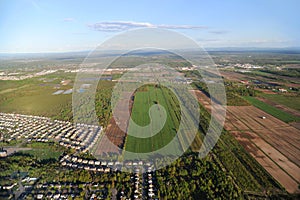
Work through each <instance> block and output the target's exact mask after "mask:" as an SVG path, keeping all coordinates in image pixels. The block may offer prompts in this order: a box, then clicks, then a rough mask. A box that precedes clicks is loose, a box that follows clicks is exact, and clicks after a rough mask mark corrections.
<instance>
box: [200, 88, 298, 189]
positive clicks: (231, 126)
mask: <svg viewBox="0 0 300 200" xmlns="http://www.w3.org/2000/svg"><path fill="white" fill-rule="evenodd" d="M197 97H198V100H199V101H200V103H203V104H204V106H205V108H206V109H208V111H210V109H211V108H210V99H209V98H208V97H206V96H204V94H203V93H202V92H201V91H199V92H198V94H197ZM243 107H244V106H243ZM243 107H236V109H237V112H238V114H237V115H236V116H235V115H232V114H231V118H230V116H229V115H230V112H229V110H231V109H234V108H235V106H231V107H230V106H228V107H227V116H226V122H225V125H224V128H225V129H226V130H229V131H230V132H231V131H234V130H236V131H240V129H239V128H237V127H241V130H242V132H244V131H246V130H249V131H252V129H250V127H249V125H248V124H247V123H248V122H249V121H250V122H252V123H254V125H257V122H256V121H254V120H246V121H247V122H246V123H245V122H242V121H241V120H239V118H240V117H238V116H239V115H240V114H243V113H248V112H245V111H244V112H241V111H240V109H241V108H243ZM247 107H249V108H250V110H253V109H255V110H256V111H257V112H258V113H259V114H261V115H254V116H256V117H259V118H260V117H261V116H267V119H268V120H270V119H272V120H270V121H271V122H273V121H275V122H273V123H274V124H272V125H269V126H271V127H272V128H273V127H275V130H278V129H279V130H280V128H282V127H283V128H291V129H293V130H294V131H298V130H297V129H294V128H293V127H291V126H289V125H288V124H286V123H284V122H282V121H280V120H278V119H276V118H275V117H273V116H271V115H269V114H267V113H265V112H263V111H261V110H259V109H258V108H255V107H253V106H247ZM230 108H231V109H230ZM228 114H229V115H228ZM248 117H249V116H248ZM250 118H253V116H251V115H250ZM282 125H283V126H282ZM258 127H259V129H257V128H256V129H255V130H256V131H257V130H263V129H266V127H265V126H262V125H261V124H258ZM243 130H244V131H243ZM273 130H274V129H273ZM295 137H296V138H297V139H298V138H299V137H297V136H295ZM246 139H247V140H248V138H246ZM250 142H251V143H252V142H253V141H250ZM266 144H268V143H266ZM243 146H244V145H243ZM270 147H271V148H274V147H272V146H270ZM256 148H257V149H256V151H261V150H260V149H259V148H258V147H257V146H256ZM275 151H277V150H276V149H275ZM277 152H278V153H279V154H281V153H280V152H279V151H277ZM249 153H251V152H249ZM263 153H264V154H265V157H266V156H268V155H267V154H266V153H265V152H263ZM251 155H253V154H251ZM281 155H282V154H281ZM273 156H274V154H273ZM254 158H255V159H256V160H257V161H258V162H259V163H260V164H261V165H262V166H264V167H265V169H266V170H267V171H268V172H269V173H270V174H271V175H272V176H273V177H274V178H276V180H278V181H279V182H280V183H281V184H282V185H283V186H284V187H285V188H286V189H287V190H288V191H289V192H295V191H296V190H298V188H297V187H298V184H297V183H296V181H295V180H294V179H292V178H291V175H290V174H288V173H287V172H286V171H285V170H284V169H282V167H280V166H278V164H277V163H275V162H274V160H272V159H270V158H269V159H270V161H271V163H270V162H269V161H268V163H269V164H268V165H267V166H268V167H266V164H263V161H264V159H262V158H261V157H257V156H256V157H254ZM275 160H276V159H275ZM285 160H287V161H288V162H289V164H287V167H285V168H286V169H288V170H291V169H292V168H289V166H292V167H294V166H295V165H294V163H292V162H290V161H289V160H288V159H287V158H286V159H285ZM272 162H273V164H272ZM290 164H291V165H290ZM276 166H277V167H278V169H277V170H272V169H273V168H274V167H275V168H277V167H276ZM272 167H273V168H272ZM296 167H297V166H296ZM278 170H279V171H280V170H282V172H279V171H278ZM295 172H296V173H297V172H299V169H298V170H296V171H295ZM295 172H294V171H293V172H292V174H294V173H295ZM279 173H280V174H284V173H285V174H286V175H287V176H278V174H279ZM287 177H289V178H290V179H291V180H288V179H287ZM297 181H298V182H299V179H298V180H297Z"/></svg>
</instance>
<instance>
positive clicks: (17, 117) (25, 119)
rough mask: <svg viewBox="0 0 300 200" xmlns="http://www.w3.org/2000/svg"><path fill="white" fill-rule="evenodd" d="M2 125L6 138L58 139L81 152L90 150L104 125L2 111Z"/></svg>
mask: <svg viewBox="0 0 300 200" xmlns="http://www.w3.org/2000/svg"><path fill="white" fill-rule="evenodd" d="M0 127H2V129H4V130H3V132H6V136H5V137H4V136H2V137H3V139H4V140H6V141H8V142H9V141H11V140H13V139H22V138H23V139H27V140H28V141H38V142H48V141H57V142H58V143H59V144H60V145H62V146H65V147H68V148H73V149H76V150H78V151H81V152H86V151H88V150H90V149H91V148H92V147H93V146H94V145H95V144H96V141H97V140H98V138H99V137H101V134H102V127H101V126H95V125H87V124H76V125H73V124H72V123H71V122H66V121H59V120H51V119H50V118H47V117H40V116H32V115H21V114H7V113H0Z"/></svg>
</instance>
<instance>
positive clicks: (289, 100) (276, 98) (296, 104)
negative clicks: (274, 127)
mask: <svg viewBox="0 0 300 200" xmlns="http://www.w3.org/2000/svg"><path fill="white" fill-rule="evenodd" d="M261 95H262V96H263V97H264V98H266V99H269V100H271V101H273V102H275V103H278V104H282V105H284V106H286V107H289V108H292V109H295V110H298V111H300V96H287V95H281V94H261Z"/></svg>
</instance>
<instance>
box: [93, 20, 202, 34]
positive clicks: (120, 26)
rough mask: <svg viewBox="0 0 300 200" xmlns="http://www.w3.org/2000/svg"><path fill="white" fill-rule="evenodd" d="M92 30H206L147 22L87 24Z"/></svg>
mask: <svg viewBox="0 0 300 200" xmlns="http://www.w3.org/2000/svg"><path fill="white" fill-rule="evenodd" d="M88 27H90V28H91V29H93V30H96V31H104V32H105V31H107V32H111V31H124V30H128V29H132V28H165V29H207V27H206V26H192V25H168V24H159V25H155V24H151V23H148V22H132V21H111V22H109V21H108V22H99V23H94V24H89V25H88Z"/></svg>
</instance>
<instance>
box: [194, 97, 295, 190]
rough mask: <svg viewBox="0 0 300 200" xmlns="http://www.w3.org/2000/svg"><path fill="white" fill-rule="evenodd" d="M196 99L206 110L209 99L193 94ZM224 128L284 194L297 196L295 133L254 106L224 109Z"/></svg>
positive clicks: (285, 124)
mask: <svg viewBox="0 0 300 200" xmlns="http://www.w3.org/2000/svg"><path fill="white" fill-rule="evenodd" d="M197 97H198V100H199V101H200V102H201V103H202V104H203V105H204V106H205V108H206V109H208V110H210V99H209V98H208V97H207V96H205V94H203V93H202V92H201V91H198V92H197ZM263 117H264V119H263ZM224 128H225V129H226V130H228V131H230V133H231V134H232V135H234V136H235V138H236V139H237V140H238V141H239V143H240V144H241V145H242V146H243V147H244V148H245V149H246V150H247V151H248V152H249V153H250V154H251V155H252V156H253V157H254V158H255V159H256V160H257V161H258V162H259V163H260V164H261V165H262V166H263V167H264V168H265V169H266V170H267V171H268V172H269V173H270V174H271V175H272V176H273V177H274V178H275V179H276V180H277V181H278V182H279V183H280V184H281V185H282V186H283V187H285V189H286V190H287V191H288V192H290V193H294V192H299V188H298V185H299V183H300V176H299V171H300V158H299V156H298V155H299V154H300V148H299V147H300V131H299V130H298V129H296V128H294V127H292V126H291V125H289V124H287V123H285V122H283V121H281V120H279V119H277V118H275V117H273V116H272V115H270V114H268V113H266V112H264V111H262V110H260V109H258V108H256V107H254V106H228V107H227V115H226V121H225V125H224Z"/></svg>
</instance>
